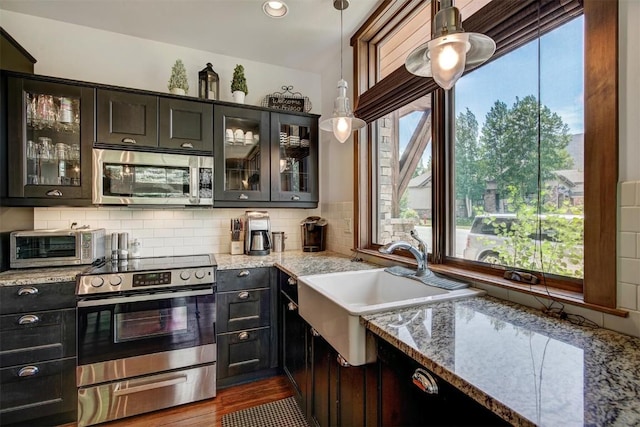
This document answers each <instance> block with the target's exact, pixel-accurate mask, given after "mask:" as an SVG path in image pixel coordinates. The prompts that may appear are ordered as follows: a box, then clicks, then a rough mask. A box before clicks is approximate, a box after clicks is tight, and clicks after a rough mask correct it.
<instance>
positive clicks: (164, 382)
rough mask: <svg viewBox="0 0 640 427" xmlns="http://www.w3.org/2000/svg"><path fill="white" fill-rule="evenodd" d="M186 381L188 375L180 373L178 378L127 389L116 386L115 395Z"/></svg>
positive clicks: (124, 394)
mask: <svg viewBox="0 0 640 427" xmlns="http://www.w3.org/2000/svg"><path fill="white" fill-rule="evenodd" d="M186 382H187V376H186V375H180V376H179V377H176V378H171V379H167V380H164V381H158V382H155V383H150V384H143V385H139V386H135V387H129V388H125V389H120V388H116V389H115V390H114V391H113V395H114V396H115V397H119V396H126V395H127V394H133V393H138V392H141V391H148V390H153V389H156V388H162V387H170V386H172V385H177V384H181V383H186Z"/></svg>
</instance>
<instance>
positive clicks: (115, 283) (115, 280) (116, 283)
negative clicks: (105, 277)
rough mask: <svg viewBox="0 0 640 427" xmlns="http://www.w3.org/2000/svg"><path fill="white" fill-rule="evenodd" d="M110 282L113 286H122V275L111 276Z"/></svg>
mask: <svg viewBox="0 0 640 427" xmlns="http://www.w3.org/2000/svg"><path fill="white" fill-rule="evenodd" d="M109 283H110V284H111V286H120V284H121V283H122V277H120V276H111V277H109Z"/></svg>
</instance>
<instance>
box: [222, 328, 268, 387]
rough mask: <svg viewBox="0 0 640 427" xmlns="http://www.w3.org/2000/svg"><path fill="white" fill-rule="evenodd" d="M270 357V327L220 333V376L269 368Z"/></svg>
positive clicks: (230, 375)
mask: <svg viewBox="0 0 640 427" xmlns="http://www.w3.org/2000/svg"><path fill="white" fill-rule="evenodd" d="M270 357H271V328H269V327H267V328H259V329H251V330H246V331H241V332H230V333H226V334H221V335H218V378H226V377H233V376H235V375H241V374H247V373H251V372H256V371H259V370H261V369H267V368H269V366H270Z"/></svg>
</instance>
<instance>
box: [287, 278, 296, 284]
mask: <svg viewBox="0 0 640 427" xmlns="http://www.w3.org/2000/svg"><path fill="white" fill-rule="evenodd" d="M287 283H288V284H290V285H291V286H295V285H297V284H298V281H297V280H296V279H295V278H293V277H289V279H288V280H287Z"/></svg>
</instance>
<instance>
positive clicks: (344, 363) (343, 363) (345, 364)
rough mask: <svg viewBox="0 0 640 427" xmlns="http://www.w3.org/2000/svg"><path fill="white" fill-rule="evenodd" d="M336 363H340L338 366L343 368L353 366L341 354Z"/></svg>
mask: <svg viewBox="0 0 640 427" xmlns="http://www.w3.org/2000/svg"><path fill="white" fill-rule="evenodd" d="M336 361H337V362H338V365H340V366H342V367H343V368H349V367H350V366H351V364H350V363H349V362H347V359H345V358H344V357H342V355H341V354H339V355H338V357H336Z"/></svg>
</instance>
